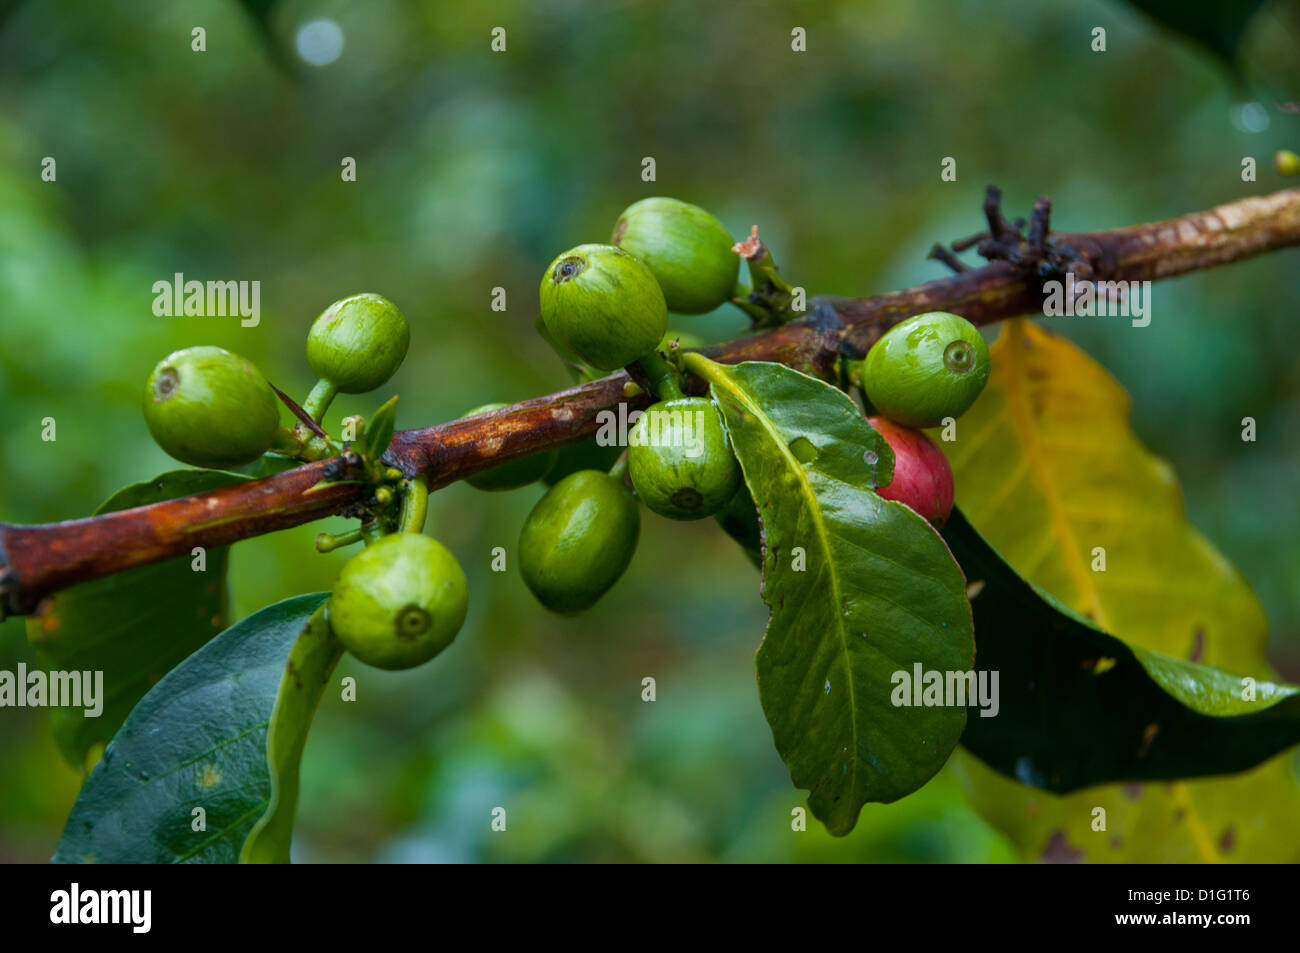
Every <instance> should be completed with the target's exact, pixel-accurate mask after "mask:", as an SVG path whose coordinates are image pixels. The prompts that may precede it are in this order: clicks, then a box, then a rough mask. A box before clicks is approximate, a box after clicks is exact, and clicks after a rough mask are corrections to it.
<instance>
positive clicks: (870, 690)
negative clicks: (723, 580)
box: [685, 354, 974, 834]
mask: <svg viewBox="0 0 1300 953" xmlns="http://www.w3.org/2000/svg"><path fill="white" fill-rule="evenodd" d="M685 366H686V369H687V370H689V371H691V372H692V373H694V374H697V375H698V376H700V377H702V378H704V379H705V380H707V381H708V382H709V386H710V390H711V392H712V394H713V397H714V399H715V400H716V401H717V403H718V405H719V407H720V408H721V409H722V413H723V415H724V418H725V420H726V424H727V428H728V432H729V434H730V437H731V441H732V444H733V446H734V448H735V451H736V455H737V457H739V459H740V463H741V467H742V469H743V470H744V474H745V483H746V485H747V486H748V487H749V490H750V493H751V494H752V495H753V497H754V500H755V502H756V503H757V505H758V508H759V512H760V513H761V515H762V521H763V535H764V551H763V587H762V593H763V599H764V601H765V602H766V603H767V605H768V607H769V608H770V609H771V611H772V615H771V618H770V619H769V621H768V626H767V633H766V635H765V636H764V638H763V642H762V645H761V646H760V647H759V650H758V653H757V656H756V661H757V667H758V687H759V698H760V700H761V702H762V705H763V711H764V713H765V714H766V716H767V720H768V723H769V724H770V725H771V727H772V734H773V738H774V740H775V742H776V748H777V751H778V752H779V753H780V755H781V757H782V759H783V760H784V761H785V763H786V765H787V766H788V767H789V769H790V776H791V778H792V780H793V781H794V783H795V785H796V786H797V787H800V788H807V789H809V791H810V796H809V805H810V807H811V808H812V811H813V813H814V814H815V815H816V816H817V817H818V818H820V819H821V820H822V822H823V823H825V824H826V827H827V829H828V830H829V831H830V832H831V833H832V834H845V833H847V832H848V831H850V830H852V828H853V825H854V824H855V823H856V822H857V818H858V814H859V812H860V811H861V808H862V805H863V804H865V803H867V802H870V801H880V802H887V801H894V800H897V799H898V798H900V797H903V796H904V795H906V794H908V793H910V792H912V791H914V790H916V789H917V788H919V787H920V786H921V785H923V784H924V783H925V782H926V781H928V780H929V779H930V778H931V777H932V776H933V775H934V774H935V772H937V771H938V770H939V768H940V767H941V766H942V765H943V763H944V762H945V761H946V760H947V758H948V756H949V754H950V753H951V752H952V749H953V747H954V746H955V745H956V743H957V739H958V737H959V736H960V735H961V732H962V728H963V726H964V724H965V722H966V709H965V708H964V707H961V706H946V707H945V706H935V707H924V706H920V707H902V706H896V705H895V704H894V703H893V695H894V684H895V679H894V676H895V673H900V672H901V673H904V675H905V676H906V677H907V679H908V680H909V682H910V678H911V674H912V671H913V666H914V665H917V664H919V665H921V666H922V668H923V669H924V670H925V671H926V672H930V671H939V672H949V671H953V672H965V671H967V670H969V669H970V667H971V663H972V659H973V655H974V646H973V643H972V635H971V625H972V623H971V612H970V605H969V603H968V602H967V600H966V595H965V581H964V579H963V577H962V573H961V570H960V569H959V568H958V567H957V564H956V563H955V562H954V561H953V558H952V556H951V555H950V554H949V552H948V549H947V547H946V546H945V545H944V542H943V540H942V539H941V538H940V536H939V535H938V533H936V532H935V531H934V529H933V528H932V527H931V526H930V525H929V524H928V523H927V522H925V520H923V519H921V517H919V516H917V515H916V513H914V512H913V511H912V510H910V509H908V508H907V507H906V506H903V505H902V504H899V503H893V502H888V501H885V500H882V499H880V497H879V496H877V495H876V494H875V493H874V492H873V487H875V486H877V485H880V484H884V483H886V482H888V480H889V479H891V478H892V475H893V453H892V452H891V451H890V449H889V446H888V444H887V443H885V441H884V440H883V439H882V438H881V437H880V435H879V434H877V433H876V432H875V430H873V429H872V427H871V426H870V424H868V423H867V422H866V420H865V419H864V418H863V417H862V414H861V412H860V411H859V410H858V408H857V407H856V406H855V405H854V403H853V402H852V401H851V400H850V399H849V398H848V397H846V396H845V395H844V394H842V393H841V392H840V391H837V390H836V389H835V388H833V387H831V386H830V385H828V384H825V383H823V382H821V381H819V380H817V379H815V378H812V377H808V376H807V375H805V374H801V373H799V372H798V371H794V370H791V369H790V368H787V367H783V366H781V365H779V364H768V363H745V364H740V365H737V366H735V367H724V366H722V365H720V364H715V363H713V362H712V361H709V360H707V359H706V358H704V357H702V356H701V355H698V354H688V355H687V356H686V357H685ZM867 454H874V457H873V460H874V462H873V463H867V462H866V460H865V459H864V456H865V455H867ZM801 562H802V568H801Z"/></svg>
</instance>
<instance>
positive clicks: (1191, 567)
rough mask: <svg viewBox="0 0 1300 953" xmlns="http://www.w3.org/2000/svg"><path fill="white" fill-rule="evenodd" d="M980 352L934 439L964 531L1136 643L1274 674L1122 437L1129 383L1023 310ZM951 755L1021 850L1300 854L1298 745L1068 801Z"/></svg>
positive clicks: (1219, 568)
mask: <svg viewBox="0 0 1300 953" xmlns="http://www.w3.org/2000/svg"><path fill="white" fill-rule="evenodd" d="M990 354H991V357H992V361H993V369H992V374H991V375H990V377H989V383H988V386H987V387H986V388H985V390H984V393H983V394H982V395H981V396H980V398H979V400H978V401H976V402H975V405H974V406H973V407H972V408H971V409H970V410H969V411H967V413H966V414H965V415H964V416H963V417H962V419H961V420H960V421H959V423H958V433H957V440H956V441H955V442H953V443H947V442H942V441H941V442H940V446H942V447H943V448H944V450H945V452H947V453H948V455H949V459H950V460H951V461H952V464H953V470H954V471H955V475H956V484H957V502H958V504H959V505H960V506H961V508H962V512H963V513H964V514H965V515H966V517H967V518H968V519H969V520H970V522H971V523H972V525H974V526H975V527H976V528H977V529H979V531H980V532H981V533H983V534H984V535H985V536H986V537H987V538H988V541H989V543H990V544H991V545H992V546H993V547H994V548H996V550H997V551H998V552H999V553H1000V554H1001V556H1002V558H1004V559H1005V560H1006V561H1007V562H1008V563H1009V564H1010V565H1012V566H1014V567H1016V569H1017V571H1019V572H1021V573H1023V574H1024V576H1025V578H1027V579H1029V580H1030V581H1031V582H1033V583H1034V585H1036V586H1038V587H1040V588H1041V589H1042V590H1045V591H1047V592H1050V593H1051V594H1052V595H1053V596H1054V597H1056V598H1057V599H1060V600H1061V601H1062V602H1063V603H1065V604H1066V605H1068V606H1070V608H1072V609H1073V610H1075V611H1076V612H1078V613H1080V614H1081V615H1083V616H1085V617H1087V618H1088V619H1089V620H1091V621H1093V622H1094V623H1095V624H1096V625H1098V626H1100V627H1101V628H1103V629H1105V630H1106V631H1109V632H1112V633H1114V634H1115V635H1116V636H1118V637H1119V638H1122V639H1123V640H1124V641H1125V642H1126V643H1127V644H1128V645H1129V646H1131V647H1133V648H1134V649H1141V650H1144V651H1146V652H1158V653H1161V654H1163V655H1165V656H1168V657H1174V658H1185V659H1188V660H1193V661H1196V662H1199V663H1202V664H1208V665H1213V666H1216V667H1218V668H1221V669H1224V670H1226V671H1232V672H1241V673H1243V674H1247V675H1251V676H1254V677H1256V678H1259V679H1261V680H1267V679H1268V678H1270V677H1271V673H1270V670H1269V667H1268V664H1267V660H1266V658H1265V654H1264V649H1265V645H1266V643H1267V641H1268V624H1267V620H1266V618H1265V616H1264V612H1263V609H1262V608H1261V607H1260V605H1259V602H1258V600H1256V598H1255V596H1254V594H1253V593H1252V592H1251V590H1250V586H1249V585H1248V584H1247V583H1246V581H1245V580H1244V579H1242V577H1241V575H1240V573H1238V572H1237V571H1236V570H1235V569H1234V568H1233V567H1232V565H1231V564H1230V563H1229V562H1228V561H1227V560H1226V559H1224V558H1223V556H1222V555H1221V554H1219V553H1218V552H1217V551H1215V549H1214V547H1213V546H1212V545H1211V544H1210V543H1209V542H1208V541H1207V540H1206V539H1205V538H1204V537H1203V536H1201V535H1200V534H1199V533H1198V532H1196V530H1195V528H1194V527H1193V526H1192V525H1191V524H1190V523H1188V521H1187V517H1186V514H1185V513H1184V512H1183V505H1182V498H1181V494H1180V493H1179V489H1178V484H1177V482H1176V480H1175V479H1174V476H1173V474H1172V472H1171V471H1170V468H1169V466H1168V465H1167V464H1165V463H1164V462H1163V461H1160V460H1158V459H1156V458H1155V457H1153V456H1152V455H1151V454H1150V452H1149V451H1147V450H1146V448H1145V447H1143V446H1142V445H1141V444H1140V443H1139V442H1138V441H1137V439H1136V438H1135V437H1134V436H1133V432H1132V430H1131V429H1130V427H1129V424H1128V416H1129V399H1128V395H1127V394H1125V393H1124V391H1123V390H1122V389H1121V388H1120V387H1119V385H1118V384H1117V383H1116V382H1115V380H1114V379H1113V378H1112V377H1111V376H1110V374H1108V373H1107V372H1106V370H1105V369H1104V368H1102V367H1101V366H1100V365H1098V364H1097V363H1096V362H1095V361H1093V360H1092V359H1091V358H1090V357H1088V355H1087V354H1085V353H1084V352H1083V351H1081V350H1080V349H1079V348H1077V347H1076V346H1075V345H1073V344H1071V343H1070V342H1069V341H1066V340H1065V339H1063V338H1060V337H1057V336H1056V335H1053V334H1050V333H1048V332H1047V331H1045V330H1043V329H1041V328H1038V327H1036V326H1034V325H1032V324H1029V323H1027V322H1025V321H1010V322H1007V323H1005V324H1004V325H1003V328H1002V334H1001V336H1000V337H999V338H998V340H997V342H996V343H995V344H994V345H993V346H992V348H991V349H990ZM1097 547H1101V548H1103V549H1104V550H1105V559H1106V562H1105V569H1104V571H1103V570H1101V568H1100V566H1101V564H1100V563H1096V562H1095V559H1096V555H1095V550H1096V549H1097ZM1094 566H1096V567H1097V568H1094ZM977 601H978V597H977ZM1148 671H1150V669H1148ZM1166 684H1167V685H1168V684H1172V683H1170V682H1166ZM957 760H958V763H959V764H958V766H959V768H960V769H961V770H962V773H963V774H964V776H965V784H966V787H967V791H968V793H969V794H970V796H971V799H972V801H973V802H974V804H975V805H976V808H977V809H978V810H979V811H980V813H981V814H982V815H984V816H985V818H986V819H988V820H989V821H990V822H991V823H993V824H994V825H995V826H997V827H998V828H999V830H1001V831H1002V832H1003V833H1005V834H1006V835H1007V836H1008V837H1009V838H1010V839H1011V840H1012V842H1013V843H1014V844H1015V845H1016V846H1017V847H1018V848H1019V849H1020V850H1021V851H1022V852H1023V854H1024V855H1025V856H1026V857H1030V858H1035V859H1039V858H1041V859H1070V858H1081V859H1086V860H1092V861H1115V860H1123V861H1144V862H1148V863H1152V862H1186V861H1189V860H1199V861H1205V862H1220V861H1224V860H1256V861H1272V860H1289V861H1291V862H1296V861H1300V785H1297V783H1296V781H1297V777H1296V769H1295V758H1294V756H1293V755H1292V754H1288V755H1285V756H1279V757H1277V758H1274V759H1273V760H1272V761H1269V762H1266V763H1265V764H1263V765H1261V766H1260V767H1258V768H1254V769H1251V770H1249V771H1247V772H1244V773H1242V774H1239V775H1236V776H1233V777H1230V778H1215V779H1213V780H1205V781H1177V782H1171V783H1165V784H1145V785H1141V784H1130V785H1123V786H1122V787H1121V786H1118V785H1111V786H1105V787H1096V788H1088V789H1086V790H1083V791H1080V792H1078V793H1077V794H1071V795H1067V796H1057V795H1053V794H1050V793H1047V792H1044V791H1041V790H1035V789H1032V788H1029V787H1025V786H1023V785H1020V784H1017V783H1015V782H1014V781H1010V780H1008V779H1007V778H1005V777H1004V776H1002V775H1000V774H996V773H994V772H993V771H991V770H989V769H987V768H985V767H983V766H982V765H979V764H976V763H975V762H973V761H972V760H971V759H969V758H966V757H962V758H959V759H957ZM1098 807H1103V808H1104V809H1105V811H1106V820H1107V824H1108V828H1109V833H1108V832H1107V831H1106V830H1102V829H1099V828H1098V827H1097V826H1096V825H1097V823H1098V820H1097V818H1096V815H1095V814H1094V811H1095V810H1096V808H1098Z"/></svg>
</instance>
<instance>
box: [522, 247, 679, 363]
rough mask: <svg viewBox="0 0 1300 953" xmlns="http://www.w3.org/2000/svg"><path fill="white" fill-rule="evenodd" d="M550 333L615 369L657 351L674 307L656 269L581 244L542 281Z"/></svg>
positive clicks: (623, 255)
mask: <svg viewBox="0 0 1300 953" xmlns="http://www.w3.org/2000/svg"><path fill="white" fill-rule="evenodd" d="M541 299H542V320H543V321H544V322H545V323H546V330H547V332H548V333H549V334H550V335H551V336H552V337H553V338H555V340H556V341H558V342H559V343H560V344H561V345H562V346H563V347H566V348H568V349H569V350H570V351H572V352H573V353H574V354H576V355H577V356H578V357H579V358H581V359H582V360H583V361H585V362H586V363H588V364H590V365H591V366H592V367H595V368H598V369H599V370H602V371H613V370H617V369H618V368H620V367H624V366H626V365H628V364H631V363H632V362H633V361H635V360H636V359H637V358H639V357H643V356H644V355H646V354H648V353H650V352H651V351H653V350H654V348H655V345H656V344H658V343H659V339H660V338H662V337H663V335H664V332H665V331H666V330H668V308H667V306H666V305H665V304H664V295H663V292H662V291H660V290H659V284H658V282H656V281H655V277H654V275H653V274H651V273H650V269H649V268H647V267H646V266H645V265H643V264H642V263H641V262H639V261H637V260H636V259H635V258H633V257H632V256H631V255H629V254H628V253H627V252H625V251H623V250H622V249H619V248H615V247H613V246H612V245H579V246H578V247H577V248H573V249H570V250H569V251H567V252H565V253H564V254H563V255H561V256H560V257H558V258H556V259H555V261H553V262H551V265H550V267H549V268H547V269H546V274H545V275H544V276H543V277H542V286H541Z"/></svg>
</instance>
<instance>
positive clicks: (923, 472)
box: [867, 417, 954, 528]
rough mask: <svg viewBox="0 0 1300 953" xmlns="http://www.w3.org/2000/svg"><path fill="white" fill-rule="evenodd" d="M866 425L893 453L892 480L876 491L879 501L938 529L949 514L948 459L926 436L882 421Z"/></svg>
mask: <svg viewBox="0 0 1300 953" xmlns="http://www.w3.org/2000/svg"><path fill="white" fill-rule="evenodd" d="M867 422H868V423H870V424H871V426H873V427H875V428H876V431H877V432H878V433H879V434H880V435H881V436H882V437H884V438H885V442H886V443H888V444H889V447H890V449H891V450H893V451H894V478H893V480H891V481H890V483H889V485H888V486H882V487H880V488H879V489H877V490H876V493H878V494H879V495H880V498H881V499H883V500H896V501H897V502H899V503H902V504H904V505H906V506H909V507H911V508H912V509H913V510H915V511H916V512H917V513H919V514H920V515H921V516H923V517H924V518H925V519H927V520H929V521H930V522H931V523H933V524H934V526H935V527H936V528H937V527H941V526H943V524H944V523H946V522H947V521H948V515H949V514H950V513H952V504H953V492H954V490H953V479H952V467H951V466H949V465H948V458H947V457H946V456H944V454H943V451H942V450H940V449H939V447H938V445H937V444H935V442H934V441H933V440H931V439H930V438H929V437H928V436H926V435H925V434H923V433H922V432H921V431H919V430H913V429H912V428H910V427H904V426H902V425H900V424H897V423H895V422H894V421H892V420H889V419H887V418H885V417H868V418H867Z"/></svg>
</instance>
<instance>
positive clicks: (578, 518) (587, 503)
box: [489, 198, 741, 613]
mask: <svg viewBox="0 0 1300 953" xmlns="http://www.w3.org/2000/svg"><path fill="white" fill-rule="evenodd" d="M733 244H734V242H733V241H732V238H731V235H730V233H729V232H728V231H727V229H726V228H725V227H724V226H723V224H722V223H721V222H719V221H718V220H717V219H716V218H715V217H714V216H713V215H711V214H709V213H708V212H706V211H705V210H704V209H702V208H699V207H698V206H695V205H690V204H688V203H686V202H682V201H679V200H677V199H671V198H649V199H644V200H643V201H640V202H637V203H635V204H634V205H632V206H630V207H629V208H627V209H626V210H625V211H624V212H623V214H622V215H620V216H619V217H618V220H617V222H616V223H615V225H614V230H613V234H612V236H611V238H610V241H609V243H608V244H585V245H578V246H577V247H575V248H571V249H569V250H568V251H566V252H564V253H563V254H561V255H559V256H557V257H556V259H555V260H554V261H553V262H551V264H550V265H549V266H548V267H547V269H546V273H545V274H544V275H543V277H542V283H541V288H540V292H539V296H540V299H541V323H542V328H543V329H544V332H545V335H546V337H547V339H548V340H549V341H550V342H551V343H552V344H553V345H554V346H555V347H556V349H557V351H559V352H560V354H561V356H563V357H565V358H574V359H576V360H577V361H579V362H581V363H582V364H583V365H586V366H587V367H589V368H591V369H594V371H596V372H603V371H614V370H617V369H619V368H622V367H629V366H631V365H635V369H636V372H637V373H636V375H635V376H637V377H638V378H639V379H641V380H643V381H646V382H648V384H649V387H650V388H651V389H652V390H653V392H654V393H653V396H654V397H656V398H658V402H657V403H655V404H653V405H652V406H651V407H650V408H649V409H648V410H647V411H646V412H645V413H644V414H642V415H641V417H640V418H639V419H638V420H637V421H636V423H635V425H634V426H633V428H632V430H631V432H630V433H629V434H628V435H627V443H628V449H627V452H626V455H622V454H619V453H618V450H617V448H613V451H614V452H613V454H612V457H605V458H603V459H602V458H600V454H599V452H593V450H592V448H591V447H590V446H587V445H585V444H584V445H578V446H575V447H573V448H565V451H562V455H561V458H560V459H559V461H558V462H557V463H555V464H554V465H553V466H554V469H553V470H552V471H551V476H550V477H549V478H548V482H550V483H551V484H552V485H551V487H550V489H549V490H548V491H547V492H546V494H545V495H544V496H543V497H542V499H541V500H540V501H539V502H538V503H537V505H536V506H535V507H534V508H533V510H532V512H531V513H530V514H529V515H528V518H527V519H526V520H525V522H524V526H523V530H522V531H521V533H520V537H519V567H520V573H521V574H522V576H523V578H524V582H525V583H526V584H527V585H528V588H529V589H530V590H531V591H532V593H533V594H534V595H535V596H536V597H537V599H538V601H539V602H541V604H542V605H544V606H545V607H546V608H548V609H550V610H552V611H554V612H559V613H573V612H580V611H582V610H584V609H587V608H589V607H591V606H592V605H594V604H595V603H596V601H597V600H598V599H600V597H601V596H602V595H604V594H605V592H606V591H608V590H609V588H610V587H611V586H612V585H613V584H614V583H615V582H616V581H617V580H618V579H619V577H620V576H622V574H623V572H624V570H626V569H627V566H628V563H629V562H630V561H631V559H632V554H633V552H634V551H635V549H636V544H637V539H638V536H639V533H640V519H641V518H640V510H639V506H638V501H639V502H640V503H644V504H645V505H646V507H647V508H648V509H650V510H651V511H652V512H655V513H658V514H660V515H662V516H666V517H669V518H671V519H678V520H693V519H702V518H704V517H706V516H711V515H714V514H716V513H718V512H719V511H720V510H722V509H723V508H724V507H725V506H726V505H727V504H728V503H730V502H731V500H732V498H733V497H734V496H735V495H736V492H737V488H739V487H741V477H740V467H739V465H738V464H737V463H736V458H735V456H734V455H733V454H732V451H731V447H730V444H729V442H728V439H727V434H726V430H725V428H724V427H723V424H722V418H721V417H720V415H719V413H718V410H717V408H716V407H714V406H713V404H712V403H711V402H710V401H708V400H706V399H704V398H700V397H687V396H685V394H684V393H683V392H682V389H681V383H680V379H679V374H678V372H677V370H676V369H675V368H674V367H672V366H671V365H670V364H669V363H668V362H667V361H666V360H665V359H664V355H665V354H666V353H667V352H668V351H669V350H670V349H672V348H673V347H680V346H681V345H682V344H683V343H686V344H694V343H696V342H693V341H689V340H688V341H686V342H683V341H682V340H681V337H682V336H680V335H673V334H669V333H668V313H669V312H670V311H672V312H675V313H678V314H699V313H702V312H705V311H710V310H712V309H714V308H716V307H718V306H719V305H721V304H723V303H724V302H726V301H729V300H731V298H732V297H733V296H734V295H735V294H736V287H737V286H736V278H737V272H738V270H739V266H740V258H739V256H738V255H737V253H736V252H735V250H734V249H733ZM600 449H602V450H603V449H605V448H600ZM579 455H582V457H585V459H582V458H579ZM575 458H578V459H576V460H575ZM593 458H595V459H593ZM571 461H572V462H574V464H575V465H572V466H569V465H568V464H569V463H570V462H571ZM526 462H527V461H518V462H517V464H510V465H520V466H522V464H524V463H526ZM593 467H594V468H593ZM498 469H499V468H498ZM539 469H540V467H539ZM533 472H536V471H533V470H530V471H528V473H530V474H531V473H533ZM495 473H496V470H493V471H489V474H495ZM629 484H630V485H629Z"/></svg>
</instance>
